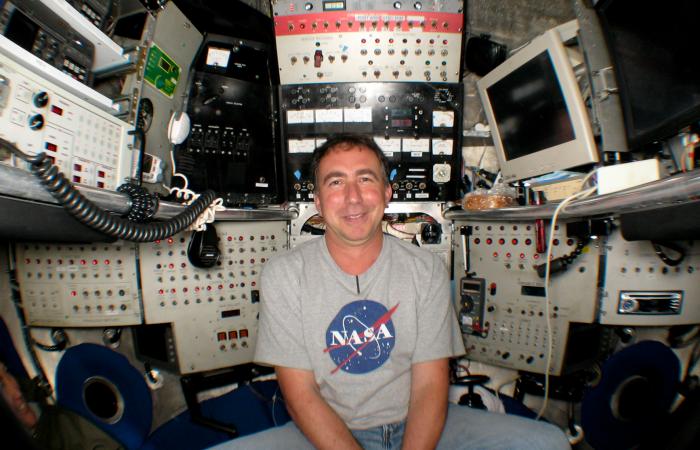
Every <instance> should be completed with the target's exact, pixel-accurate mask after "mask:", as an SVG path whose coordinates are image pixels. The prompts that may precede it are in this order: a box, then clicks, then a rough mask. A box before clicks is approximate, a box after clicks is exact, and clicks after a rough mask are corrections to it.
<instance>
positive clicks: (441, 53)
mask: <svg viewBox="0 0 700 450" xmlns="http://www.w3.org/2000/svg"><path fill="white" fill-rule="evenodd" d="M272 10H273V17H274V21H275V39H276V42H277V58H278V63H279V70H280V80H281V82H282V84H302V83H324V82H335V83H338V82H362V81H424V82H433V83H441V82H442V83H457V82H459V81H460V55H461V48H462V31H463V29H464V28H463V27H464V25H463V24H464V9H463V2H462V1H461V0H444V1H436V0H427V1H411V2H408V1H391V0H373V1H364V0H339V1H338V0H306V1H295V0H279V1H275V2H272Z"/></svg>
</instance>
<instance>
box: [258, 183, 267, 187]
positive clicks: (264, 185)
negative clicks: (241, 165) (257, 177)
mask: <svg viewBox="0 0 700 450" xmlns="http://www.w3.org/2000/svg"><path fill="white" fill-rule="evenodd" d="M268 186H269V184H267V183H255V187H259V188H266V187H268Z"/></svg>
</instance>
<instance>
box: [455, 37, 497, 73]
mask: <svg viewBox="0 0 700 450" xmlns="http://www.w3.org/2000/svg"><path fill="white" fill-rule="evenodd" d="M506 56H507V50H506V46H505V45H503V44H498V43H496V42H493V41H492V40H491V39H489V36H486V35H481V36H474V37H471V38H469V40H468V41H467V49H466V52H465V56H464V60H465V64H466V66H467V70H469V71H470V72H473V73H475V74H477V75H479V76H480V77H483V76H484V75H486V74H487V73H489V72H491V71H492V70H493V69H494V68H496V66H498V65H499V64H501V63H502V62H503V61H505V60H506Z"/></svg>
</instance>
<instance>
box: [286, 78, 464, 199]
mask: <svg viewBox="0 0 700 450" xmlns="http://www.w3.org/2000/svg"><path fill="white" fill-rule="evenodd" d="M461 110H462V87H461V85H459V84H430V83H336V84H307V85H294V86H282V88H281V99H280V111H281V114H282V134H283V139H282V141H283V146H284V151H285V155H286V162H287V164H286V176H287V191H288V199H289V200H290V201H295V202H307V201H313V188H314V186H313V174H312V173H310V161H311V155H312V153H313V151H314V149H315V148H316V147H317V146H319V145H321V144H322V143H323V142H325V140H326V138H327V137H328V136H330V135H333V134H336V133H362V134H367V135H370V136H374V139H375V142H377V144H378V145H379V147H381V149H382V150H383V151H384V153H385V154H386V156H387V158H388V160H389V164H390V168H389V171H390V173H389V179H390V181H391V184H392V188H393V191H394V193H393V198H392V200H394V201H407V202H415V201H444V200H449V199H452V198H456V195H457V194H456V191H457V187H458V183H459V179H460V176H461V124H462V119H461V117H462V113H461Z"/></svg>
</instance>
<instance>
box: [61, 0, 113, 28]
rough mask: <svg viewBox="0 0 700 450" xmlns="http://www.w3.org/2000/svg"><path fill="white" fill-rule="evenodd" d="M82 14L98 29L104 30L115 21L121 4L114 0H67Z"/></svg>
mask: <svg viewBox="0 0 700 450" xmlns="http://www.w3.org/2000/svg"><path fill="white" fill-rule="evenodd" d="M66 1H67V2H68V3H69V4H70V5H71V6H72V7H73V8H75V9H76V10H77V11H78V12H80V14H82V15H83V16H85V17H86V18H87V19H88V20H89V21H90V22H91V23H92V24H93V25H95V26H96V27H97V28H100V29H104V28H105V27H107V26H108V25H110V24H111V23H112V22H113V21H114V19H115V16H114V12H115V9H117V8H118V7H119V2H118V1H116V2H115V1H114V0H66Z"/></svg>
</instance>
